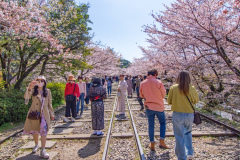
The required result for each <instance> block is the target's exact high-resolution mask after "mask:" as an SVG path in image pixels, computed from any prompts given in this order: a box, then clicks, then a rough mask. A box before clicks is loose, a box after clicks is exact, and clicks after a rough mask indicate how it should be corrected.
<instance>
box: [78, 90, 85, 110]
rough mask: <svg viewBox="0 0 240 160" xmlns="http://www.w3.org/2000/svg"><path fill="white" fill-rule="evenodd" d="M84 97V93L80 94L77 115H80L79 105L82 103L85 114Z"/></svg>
mask: <svg viewBox="0 0 240 160" xmlns="http://www.w3.org/2000/svg"><path fill="white" fill-rule="evenodd" d="M84 96H85V94H84V93H81V94H80V97H79V101H78V102H77V114H78V113H79V105H80V102H81V113H83V108H84Z"/></svg>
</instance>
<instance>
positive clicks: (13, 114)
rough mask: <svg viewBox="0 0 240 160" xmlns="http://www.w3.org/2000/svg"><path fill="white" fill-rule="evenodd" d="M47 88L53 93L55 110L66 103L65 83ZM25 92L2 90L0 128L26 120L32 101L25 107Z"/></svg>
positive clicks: (51, 84)
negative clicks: (6, 124)
mask: <svg viewBox="0 0 240 160" xmlns="http://www.w3.org/2000/svg"><path fill="white" fill-rule="evenodd" d="M47 88H49V89H50V90H51V93H52V105H53V108H56V107H58V106H59V105H61V104H63V102H64V90H65V84H64V83H49V84H48V85H47ZM24 93H25V91H22V90H19V89H18V90H17V89H2V90H1V92H0V115H1V116H0V126H1V125H2V124H4V123H8V122H21V121H24V120H25V119H26V116H27V112H28V110H29V108H30V106H31V103H32V102H31V100H30V101H29V103H28V105H25V99H24Z"/></svg>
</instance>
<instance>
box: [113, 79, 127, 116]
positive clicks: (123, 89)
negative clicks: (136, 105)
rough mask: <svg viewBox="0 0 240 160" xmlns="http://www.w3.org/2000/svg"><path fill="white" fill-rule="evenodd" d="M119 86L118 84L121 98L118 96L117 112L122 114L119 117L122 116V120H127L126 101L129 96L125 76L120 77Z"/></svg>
mask: <svg viewBox="0 0 240 160" xmlns="http://www.w3.org/2000/svg"><path fill="white" fill-rule="evenodd" d="M119 80H120V82H119V84H118V88H117V91H118V92H119V93H117V94H119V95H120V96H118V100H117V105H116V110H117V111H118V112H121V113H120V114H119V116H121V118H125V99H126V94H127V87H128V86H127V82H126V81H125V80H124V75H120V76H119Z"/></svg>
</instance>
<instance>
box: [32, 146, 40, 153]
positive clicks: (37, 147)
mask: <svg viewBox="0 0 240 160" xmlns="http://www.w3.org/2000/svg"><path fill="white" fill-rule="evenodd" d="M38 149H39V146H38V145H36V146H35V147H34V148H33V150H32V153H36V152H37V151H38Z"/></svg>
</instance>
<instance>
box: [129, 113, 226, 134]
mask: <svg viewBox="0 0 240 160" xmlns="http://www.w3.org/2000/svg"><path fill="white" fill-rule="evenodd" d="M171 115H172V111H165V116H166V125H167V126H166V132H172V131H173V125H172V119H171ZM133 116H134V121H135V124H136V127H137V130H138V132H148V125H146V124H148V120H147V116H146V115H145V112H140V111H134V112H133ZM159 127H160V124H159V122H158V119H157V118H155V127H154V128H155V131H159ZM192 130H193V131H226V130H227V129H225V128H223V127H222V126H220V125H217V124H215V123H212V122H209V121H205V120H204V119H203V121H202V123H201V124H199V125H198V126H196V125H195V124H193V128H192Z"/></svg>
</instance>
